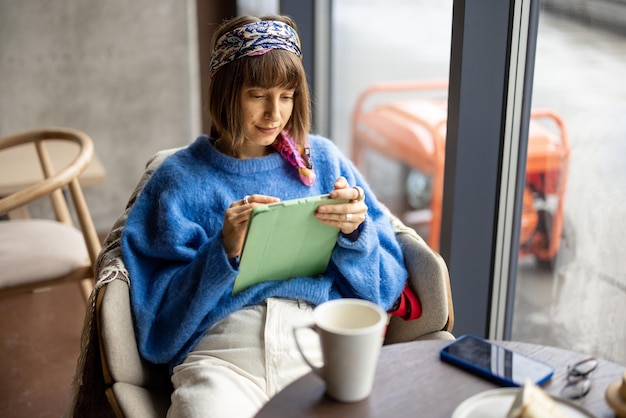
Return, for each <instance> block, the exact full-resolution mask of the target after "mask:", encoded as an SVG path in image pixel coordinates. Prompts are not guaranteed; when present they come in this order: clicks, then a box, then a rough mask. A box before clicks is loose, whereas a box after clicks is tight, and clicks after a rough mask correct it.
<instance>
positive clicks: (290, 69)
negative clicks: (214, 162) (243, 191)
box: [208, 16, 311, 149]
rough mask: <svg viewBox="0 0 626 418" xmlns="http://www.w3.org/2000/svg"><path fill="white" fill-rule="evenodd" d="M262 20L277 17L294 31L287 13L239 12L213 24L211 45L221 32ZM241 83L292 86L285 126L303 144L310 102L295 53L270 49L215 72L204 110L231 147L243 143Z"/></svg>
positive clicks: (303, 73) (309, 114) (307, 87)
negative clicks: (238, 14) (214, 26)
mask: <svg viewBox="0 0 626 418" xmlns="http://www.w3.org/2000/svg"><path fill="white" fill-rule="evenodd" d="M262 20H276V21H280V22H283V23H286V24H288V25H290V26H291V27H293V28H294V29H295V30H296V31H297V28H296V25H295V23H294V22H293V20H292V19H291V18H289V17H287V16H265V17H261V18H258V17H252V16H241V17H236V18H233V19H230V20H227V21H225V22H223V23H222V24H221V25H220V26H219V27H218V28H217V30H216V31H215V34H214V35H213V40H212V42H211V45H212V48H215V44H216V42H217V40H218V39H219V38H220V37H221V36H222V35H224V34H225V33H227V32H229V31H231V30H233V29H234V28H236V27H239V26H243V25H247V24H249V23H254V22H259V21H262ZM244 87H262V88H271V87H285V88H288V89H294V90H295V94H294V104H293V112H292V114H291V118H290V119H289V122H288V123H287V126H286V127H285V129H287V130H288V131H289V133H290V135H291V136H292V137H293V138H294V140H295V141H296V143H298V144H300V145H303V144H304V143H305V142H306V138H307V136H308V133H309V130H310V127H311V103H310V99H309V86H308V84H307V81H306V74H305V71H304V66H303V65H302V61H301V59H300V58H299V57H298V56H296V55H295V54H294V53H293V52H289V51H285V50H282V49H273V50H271V51H269V52H267V53H265V54H263V55H257V56H247V57H242V58H239V59H237V60H235V61H233V62H231V63H229V64H226V65H224V66H223V67H222V68H221V69H219V70H218V71H217V73H215V75H214V76H213V79H212V80H211V84H210V86H209V100H208V111H209V114H210V115H211V120H212V121H213V128H214V130H215V131H217V134H219V135H222V136H228V137H230V138H231V140H232V141H233V143H232V147H233V149H238V148H239V147H241V145H242V144H243V129H242V127H243V123H242V119H243V115H242V111H241V91H242V89H243V88H244Z"/></svg>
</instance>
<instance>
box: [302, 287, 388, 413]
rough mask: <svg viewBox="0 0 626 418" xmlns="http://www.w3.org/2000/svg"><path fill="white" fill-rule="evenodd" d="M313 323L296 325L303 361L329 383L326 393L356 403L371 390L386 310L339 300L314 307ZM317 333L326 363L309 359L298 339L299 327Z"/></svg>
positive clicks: (355, 301)
mask: <svg viewBox="0 0 626 418" xmlns="http://www.w3.org/2000/svg"><path fill="white" fill-rule="evenodd" d="M313 320H314V324H311V325H303V326H299V327H295V328H294V330H293V333H294V338H295V340H296V345H297V347H298V350H299V351H300V354H302V357H303V358H304V361H306V363H307V364H308V365H309V367H311V369H313V371H314V372H315V373H317V374H318V375H319V376H320V377H321V378H322V379H323V380H324V382H325V383H326V393H327V394H328V395H329V396H330V397H332V398H334V399H336V400H338V401H342V402H356V401H360V400H362V399H365V398H367V397H368V396H369V395H370V393H371V392H372V386H373V384H374V375H375V373H376V366H377V364H378V355H379V353H380V348H381V346H382V343H383V337H384V333H385V328H386V325H387V313H386V312H385V311H384V310H383V309H382V308H380V307H379V306H378V305H376V304H374V303H372V302H368V301H366V300H361V299H336V300H332V301H329V302H325V303H322V304H320V305H319V306H317V307H316V308H315V309H314V310H313ZM301 328H310V329H312V330H313V331H315V332H317V334H318V336H319V339H320V343H321V348H322V357H323V359H324V364H323V365H322V366H321V367H317V366H315V365H313V364H311V362H310V361H309V359H308V358H307V357H306V355H305V354H304V352H303V350H302V348H301V347H300V343H299V342H298V332H297V331H298V330H299V329H301Z"/></svg>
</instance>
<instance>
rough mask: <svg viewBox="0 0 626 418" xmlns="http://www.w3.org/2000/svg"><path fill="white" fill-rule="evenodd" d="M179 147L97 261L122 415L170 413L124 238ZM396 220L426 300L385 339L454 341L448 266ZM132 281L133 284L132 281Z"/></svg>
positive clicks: (100, 313)
mask: <svg viewBox="0 0 626 418" xmlns="http://www.w3.org/2000/svg"><path fill="white" fill-rule="evenodd" d="M175 151H176V149H170V150H164V151H161V152H159V153H157V154H156V155H155V156H154V157H153V158H152V159H151V161H150V162H149V163H148V165H147V168H146V171H145V172H144V175H143V176H142V178H141V180H140V181H139V184H138V186H137V188H136V189H135V191H134V192H133V193H132V195H131V198H130V199H129V203H128V205H127V207H126V210H125V212H124V213H123V214H122V216H121V217H120V218H119V219H118V220H117V222H116V223H115V225H114V226H113V228H112V230H111V232H110V233H109V235H108V237H107V238H106V240H105V243H104V246H103V251H102V253H101V254H100V258H99V260H98V264H97V279H98V282H97V284H96V292H94V293H95V294H96V299H97V302H96V308H95V316H96V321H95V322H96V323H97V327H98V329H97V336H98V342H97V344H98V348H99V350H100V354H101V355H100V359H101V362H102V368H103V375H104V381H105V391H106V396H107V399H108V401H109V403H110V405H111V406H112V409H113V411H114V412H115V414H116V416H118V417H124V416H127V417H128V416H134V412H133V411H152V412H151V414H148V415H142V416H165V413H166V412H167V408H168V406H169V393H170V391H171V383H170V382H169V376H168V374H167V370H166V369H165V367H163V366H156V365H154V364H150V363H148V362H146V361H144V360H143V359H141V356H140V355H139V352H138V350H137V344H136V340H135V335H134V328H133V321H132V314H131V309H130V298H129V283H132V278H129V277H128V272H127V271H126V269H125V268H124V264H123V262H122V259H121V249H120V242H119V241H120V236H121V233H122V230H123V228H124V225H125V222H126V216H127V215H128V212H129V210H130V208H131V207H132V205H133V204H134V202H135V199H136V198H137V196H138V195H139V193H141V190H142V189H143V186H144V185H145V183H146V181H147V180H148V179H149V177H150V175H151V174H152V172H153V171H154V170H155V169H156V168H157V167H158V165H160V164H161V162H162V161H163V160H164V159H165V158H166V157H167V156H169V155H170V154H172V153H173V152H175ZM389 216H390V217H391V219H392V222H393V225H394V228H395V230H396V233H397V236H398V238H399V240H400V244H401V246H402V249H403V252H404V255H405V259H406V262H407V268H408V270H409V275H410V279H409V280H410V283H411V286H412V287H413V289H414V290H415V291H416V293H417V295H418V296H419V297H420V301H421V304H422V310H423V311H422V316H421V317H420V318H419V319H417V320H413V321H403V320H402V319H400V318H397V317H394V318H392V320H391V322H390V325H389V328H388V331H387V338H386V341H385V343H386V344H389V343H395V342H400V341H409V340H414V339H420V338H433V339H453V338H454V337H453V336H452V334H451V333H450V331H451V330H452V327H453V323H454V320H453V318H454V313H453V312H454V311H453V305H452V298H451V294H450V282H449V278H448V269H447V267H446V264H445V262H444V261H443V259H442V258H441V257H440V256H439V255H438V254H436V253H435V252H434V251H432V250H431V249H430V248H429V247H428V245H427V244H426V242H425V241H424V240H423V239H422V238H421V237H419V235H417V233H416V232H415V231H414V230H413V229H411V228H408V227H407V226H405V225H404V224H402V222H401V221H400V220H399V219H398V218H396V217H395V216H393V215H391V214H389ZM131 285H132V284H131Z"/></svg>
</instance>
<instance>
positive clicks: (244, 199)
mask: <svg viewBox="0 0 626 418" xmlns="http://www.w3.org/2000/svg"><path fill="white" fill-rule="evenodd" d="M249 199H250V196H248V195H246V196H244V197H243V200H242V202H243V204H244V205H248V204H250V200H249Z"/></svg>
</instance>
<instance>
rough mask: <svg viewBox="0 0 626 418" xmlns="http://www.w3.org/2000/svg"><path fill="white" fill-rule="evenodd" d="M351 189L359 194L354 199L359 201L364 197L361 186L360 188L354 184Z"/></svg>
mask: <svg viewBox="0 0 626 418" xmlns="http://www.w3.org/2000/svg"><path fill="white" fill-rule="evenodd" d="M353 189H354V190H356V191H357V193H358V194H359V195H358V196H357V197H356V199H354V200H355V201H357V202H360V201H362V200H364V199H365V192H364V191H363V189H362V188H360V187H359V186H354V187H353Z"/></svg>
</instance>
